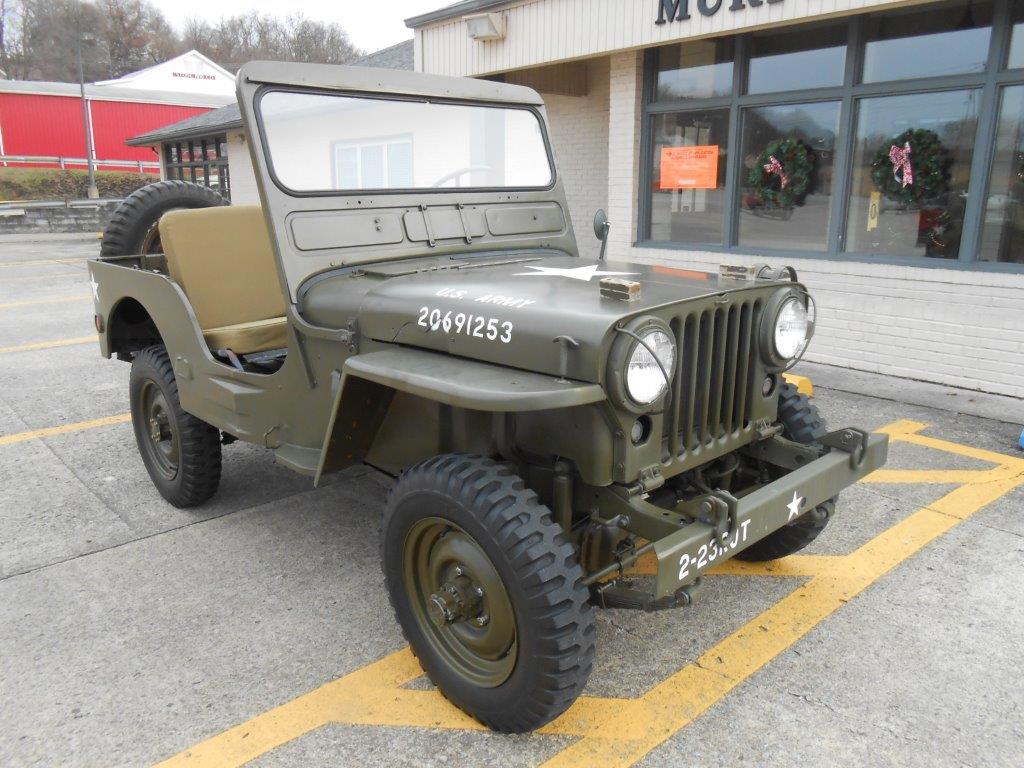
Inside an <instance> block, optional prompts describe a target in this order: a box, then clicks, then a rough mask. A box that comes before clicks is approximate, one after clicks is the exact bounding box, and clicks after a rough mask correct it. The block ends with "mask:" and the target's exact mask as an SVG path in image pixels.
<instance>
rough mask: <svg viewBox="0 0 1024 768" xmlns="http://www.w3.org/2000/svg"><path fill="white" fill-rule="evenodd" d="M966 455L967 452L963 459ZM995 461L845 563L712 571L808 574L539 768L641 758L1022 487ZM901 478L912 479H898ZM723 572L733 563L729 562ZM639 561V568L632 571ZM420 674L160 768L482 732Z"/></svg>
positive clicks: (1017, 463) (410, 664)
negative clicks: (345, 732) (410, 733)
mask: <svg viewBox="0 0 1024 768" xmlns="http://www.w3.org/2000/svg"><path fill="white" fill-rule="evenodd" d="M925 426H926V425H924V424H920V423H917V422H897V423H895V424H892V425H889V426H888V427H886V428H884V429H883V430H880V431H885V432H887V433H888V434H890V436H891V437H892V438H893V440H894V441H901V440H902V441H906V442H917V440H916V439H915V438H918V437H921V436H919V435H917V433H918V432H920V431H921V430H922V429H924V428H925ZM926 439H927V441H928V443H929V446H928V447H931V448H935V449H937V450H940V451H945V452H947V453H954V454H961V455H967V454H965V453H964V449H968V448H969V447H968V446H961V445H958V444H956V443H950V442H947V441H944V440H938V439H936V438H926ZM971 452H972V453H973V452H974V450H973V449H971ZM986 455H988V456H989V457H995V458H996V459H997V460H996V461H994V462H993V463H996V464H997V465H998V466H996V467H995V468H994V469H992V470H982V471H978V472H976V473H971V474H965V473H963V472H959V471H958V475H957V476H958V478H959V479H960V480H962V481H965V482H964V484H962V485H960V487H958V488H956V489H955V490H953V491H951V492H950V493H948V494H946V495H945V496H943V497H942V498H941V499H939V500H938V501H937V502H934V503H932V504H930V505H928V506H926V507H922V508H921V509H919V510H917V511H916V512H914V513H913V514H911V515H910V516H909V517H907V518H905V519H904V520H902V521H900V522H898V523H896V524H895V525H893V526H892V527H891V528H889V529H888V530H886V531H884V532H883V533H881V534H880V535H878V536H876V537H875V538H874V539H872V540H871V541H869V542H868V543H866V544H864V545H863V546H861V547H860V548H859V549H857V550H855V551H854V552H853V553H851V554H849V555H835V556H832V555H817V556H808V555H801V556H794V557H788V558H785V559H784V560H781V561H778V562H777V563H774V564H770V565H771V566H772V568H769V567H768V566H769V564H764V563H749V564H745V563H736V562H735V561H730V562H729V563H726V564H723V567H721V568H720V569H718V570H717V571H716V573H745V574H746V575H769V576H809V577H810V578H809V580H808V581H806V582H805V583H804V584H803V585H801V586H800V587H798V588H797V589H796V590H795V591H794V592H792V593H790V594H789V595H788V596H787V597H785V598H783V599H782V600H781V601H780V602H778V603H776V604H775V605H774V606H773V607H771V608H769V609H768V610H767V611H765V612H764V613H762V614H761V615H760V616H758V617H757V618H755V619H753V620H752V621H750V622H748V623H747V624H745V625H744V626H743V627H741V628H740V629H739V630H737V631H736V632H734V633H733V634H731V635H729V636H728V637H726V638H725V639H724V640H722V641H721V642H719V643H718V644H717V645H715V646H714V647H713V648H711V649H709V650H708V651H707V652H705V653H704V654H703V655H702V656H701V657H700V658H699V659H698V660H697V661H696V662H695V663H693V664H689V665H688V666H686V667H683V668H682V669H681V670H679V671H678V672H676V673H675V674H673V675H672V676H670V677H669V678H668V679H666V680H664V681H662V682H661V683H659V684H657V685H655V686H654V687H653V688H651V689H650V690H649V691H647V692H646V693H645V694H644V695H643V696H640V697H639V698H636V699H618V698H603V697H602V698H598V697H589V696H583V697H581V698H580V699H579V700H578V701H577V702H576V704H574V705H573V706H572V707H571V708H570V709H569V711H568V712H566V713H565V714H564V715H562V716H561V717H560V718H558V719H557V720H555V721H554V722H552V723H549V724H548V725H546V726H545V727H544V728H542V729H540V730H539V731H538V733H540V734H554V735H561V736H575V737H577V740H576V741H575V742H574V743H572V744H571V745H569V746H568V747H567V748H565V749H564V750H562V751H561V752H559V753H558V754H556V755H555V756H554V757H553V758H551V759H550V760H549V761H548V762H546V763H545V764H544V765H545V766H546V768H556V767H557V768H602V767H604V768H618V767H620V766H629V765H632V764H633V763H635V762H636V761H638V760H640V759H642V758H643V757H644V756H645V755H647V754H648V753H649V752H650V751H651V750H653V749H654V748H655V747H657V746H658V745H659V744H661V743H662V742H664V741H665V740H667V739H669V738H670V737H672V736H673V735H674V734H675V733H677V732H678V731H679V730H680V729H681V728H683V727H685V726H686V725H688V724H689V723H691V722H692V721H693V720H694V719H696V718H697V717H699V716H700V715H701V714H703V713H704V712H706V711H707V710H708V709H710V708H711V707H713V706H714V705H715V704H717V703H718V702H719V701H720V700H721V699H722V698H723V697H724V696H726V695H727V694H728V693H729V692H730V691H732V690H733V689H734V688H735V687H736V686H737V685H739V684H740V683H742V682H743V681H744V680H746V679H747V678H749V677H750V676H751V675H753V674H754V673H756V672H757V671H758V670H760V669H761V668H762V667H764V666H765V665H766V664H768V663H769V662H770V661H772V660H773V659H774V658H776V657H777V656H778V655H779V654H780V653H781V652H783V651H784V650H786V649H787V648H789V647H791V646H792V645H793V644H794V643H795V642H796V641H797V640H799V639H800V638H801V637H803V636H804V635H806V634H807V633H808V632H809V631H810V630H812V629H813V628H814V627H816V626H817V625H818V624H819V623H821V622H822V621H824V620H825V619H826V618H828V617H829V616H830V615H832V614H833V613H834V612H835V611H836V610H838V609H839V608H841V607H842V606H843V605H844V604H845V603H846V602H848V601H849V600H851V599H852V598H854V597H855V596H857V595H858V594H860V593H861V592H863V591H864V590H865V589H867V588H868V587H869V586H871V585H872V584H873V583H874V582H875V581H877V580H878V579H879V578H881V577H882V576H884V575H885V574H886V573H888V572H889V571H890V570H892V569H893V568H894V567H896V566H897V565H899V564H900V563H902V562H903V561H905V560H906V559H907V558H909V557H911V556H912V555H914V554H915V553H917V552H919V551H920V550H921V549H922V548H923V547H925V546H926V545H927V544H929V543H930V542H932V541H934V540H935V539H936V538H937V537H939V536H941V535H942V534H944V533H946V532H948V531H949V530H950V529H952V528H953V527H955V526H956V525H958V524H959V523H960V522H962V521H963V520H966V519H967V518H968V517H970V516H971V515H973V514H975V513H976V512H977V511H978V510H980V509H982V508H983V507H985V506H986V505H988V504H991V503H992V502H994V501H996V500H997V499H999V498H1001V497H1002V496H1003V495H1005V494H1006V493H1009V492H1010V491H1012V490H1013V489H1015V488H1017V487H1019V486H1022V485H1024V461H1021V460H1018V459H1014V458H1013V457H1010V456H1002V455H1000V454H994V453H991V452H986ZM907 476H908V477H914V476H913V475H912V474H908V475H907ZM733 563H734V564H733ZM644 567H645V565H644V563H641V564H640V569H641V570H643V568H644ZM421 675H422V671H421V670H420V667H419V665H418V664H417V663H416V660H415V658H414V657H413V655H412V653H411V652H410V651H409V649H404V650H402V651H398V652H396V653H392V654H390V655H389V656H386V657H384V658H383V659H381V660H380V661H377V662H375V663H373V664H370V665H369V666H366V667H364V668H362V669H359V670H356V671H355V672H352V673H349V674H347V675H345V676H343V677H340V678H338V679H337V680H334V681H332V682H330V683H327V684H326V685H323V686H321V687H320V688H317V689H315V690H313V691H311V692H310V693H307V694H305V695H302V696H299V697H298V698H296V699H293V700H292V701H289V702H287V703H285V704H282V705H281V706H279V707H276V708H274V709H272V710H270V711H268V712H265V713H263V714H261V715H257V716H256V717H253V718H252V719H250V720H248V721H246V722H245V723H242V724H241V725H238V726H236V727H234V728H231V729H230V730H228V731H225V732H224V733H221V734H219V735H216V736H213V737H211V738H209V739H207V740H206V741H203V742H201V743H199V744H197V745H196V746H194V747H192V748H190V749H188V750H186V751H184V752H182V753H180V754H178V755H175V756H174V757H172V758H170V759H168V760H166V761H165V762H163V763H161V764H160V766H163V768H179V767H180V766H218V768H220V767H222V766H223V767H227V766H239V765H243V764H244V763H247V762H249V761H251V760H254V759H256V758H258V757H260V756H261V755H264V754H266V753H267V752H269V751H271V750H272V749H274V748H275V747H278V746H280V745H282V744H285V743H287V742H289V741H291V740H293V739H295V738H298V737H299V736H301V735H303V734H305V733H308V732H310V731H312V730H315V729H316V728H319V727H321V726H324V725H327V724H329V723H345V724H350V725H366V724H372V725H387V726H405V727H423V728H447V729H460V730H480V729H481V728H482V726H481V725H480V724H479V723H477V722H476V721H474V720H472V719H471V718H469V717H467V716H466V715H465V714H464V713H462V712H460V711H459V710H458V709H456V708H455V707H454V706H452V705H451V704H449V703H448V702H447V701H446V700H445V699H444V698H443V697H442V696H441V694H440V693H438V692H437V691H419V690H408V689H404V688H402V687H401V686H403V685H405V684H406V683H409V682H411V681H412V680H415V679H416V678H418V677H420V676H421Z"/></svg>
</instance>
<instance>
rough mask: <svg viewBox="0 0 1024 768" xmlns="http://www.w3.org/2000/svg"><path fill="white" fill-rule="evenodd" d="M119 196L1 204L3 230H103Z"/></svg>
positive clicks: (30, 232) (25, 232)
mask: <svg viewBox="0 0 1024 768" xmlns="http://www.w3.org/2000/svg"><path fill="white" fill-rule="evenodd" d="M120 202H121V201H120V200H70V201H67V202H65V201H63V200H57V201H52V202H51V201H47V202H31V203H20V204H19V203H5V204H3V205H0V234H45V233H53V232H102V231H103V229H104V228H105V227H106V226H107V221H109V219H110V214H111V213H113V212H114V208H116V207H117V204H118V203H120Z"/></svg>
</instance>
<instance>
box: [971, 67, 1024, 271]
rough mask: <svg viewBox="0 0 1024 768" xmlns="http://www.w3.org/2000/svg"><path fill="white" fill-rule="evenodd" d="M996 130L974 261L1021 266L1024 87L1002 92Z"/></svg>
mask: <svg viewBox="0 0 1024 768" xmlns="http://www.w3.org/2000/svg"><path fill="white" fill-rule="evenodd" d="M998 130H999V132H998V134H997V138H996V156H995V161H994V163H993V166H992V184H991V187H990V188H989V193H988V197H987V198H986V200H985V214H984V216H985V218H984V229H983V230H982V236H981V248H980V249H979V250H978V259H979V260H981V261H1002V262H1013V263H1016V264H1024V86H1022V85H1018V86H1015V87H1013V88H1007V89H1006V90H1005V91H1004V92H1003V103H1002V107H1001V108H1000V111H999V129H998Z"/></svg>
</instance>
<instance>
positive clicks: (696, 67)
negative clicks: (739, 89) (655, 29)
mask: <svg viewBox="0 0 1024 768" xmlns="http://www.w3.org/2000/svg"><path fill="white" fill-rule="evenodd" d="M735 49H736V45H735V43H734V42H733V40H732V38H728V39H725V40H697V41H695V42H692V43H684V44H683V45H672V46H667V47H665V48H661V49H659V51H658V80H657V94H656V95H655V98H656V99H658V100H665V99H693V98H707V97H709V96H728V95H729V94H730V93H732V61H733V58H734V56H735Z"/></svg>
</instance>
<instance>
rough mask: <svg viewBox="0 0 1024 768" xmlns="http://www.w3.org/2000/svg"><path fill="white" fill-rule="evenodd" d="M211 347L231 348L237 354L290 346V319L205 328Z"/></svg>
mask: <svg viewBox="0 0 1024 768" xmlns="http://www.w3.org/2000/svg"><path fill="white" fill-rule="evenodd" d="M203 338H205V339H206V343H207V345H208V346H209V347H210V349H215V350H216V349H230V350H231V351H232V352H234V353H235V354H237V355H249V354H252V353H253V352H265V351H267V350H268V349H284V348H285V347H287V346H288V321H287V319H286V318H283V317H272V318H269V319H267V320H254V321H253V322H251V323H238V324H237V325H224V326H221V327H220V328H207V329H204V330H203Z"/></svg>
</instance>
